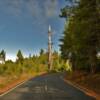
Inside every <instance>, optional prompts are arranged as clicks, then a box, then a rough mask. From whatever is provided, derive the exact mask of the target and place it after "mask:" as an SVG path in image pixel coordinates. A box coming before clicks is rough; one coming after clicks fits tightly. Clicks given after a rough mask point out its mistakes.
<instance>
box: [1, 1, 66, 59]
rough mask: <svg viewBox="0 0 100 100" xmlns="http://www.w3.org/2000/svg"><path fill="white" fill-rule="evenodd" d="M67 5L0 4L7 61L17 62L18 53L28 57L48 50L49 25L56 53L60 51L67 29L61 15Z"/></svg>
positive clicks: (56, 2) (3, 47) (54, 2)
mask: <svg viewBox="0 0 100 100" xmlns="http://www.w3.org/2000/svg"><path fill="white" fill-rule="evenodd" d="M65 5H66V4H65V0H0V50H2V49H4V50H5V51H6V52H7V59H8V58H11V59H15V56H16V52H17V51H18V49H21V50H22V52H23V54H24V55H25V56H26V55H29V54H30V53H31V54H33V53H34V54H35V53H36V54H37V53H38V52H39V50H40V49H41V48H43V49H45V50H47V43H48V37H47V36H48V34H47V32H48V26H49V24H50V25H51V27H52V31H53V44H54V45H53V47H54V48H53V49H55V50H58V49H59V46H58V44H59V41H58V39H59V38H60V36H61V35H62V32H63V29H64V19H61V18H59V13H60V9H61V8H62V7H64V6H65Z"/></svg>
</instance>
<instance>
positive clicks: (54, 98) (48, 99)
mask: <svg viewBox="0 0 100 100" xmlns="http://www.w3.org/2000/svg"><path fill="white" fill-rule="evenodd" d="M61 77H63V74H62V73H55V74H48V75H42V76H38V77H36V78H33V79H31V80H29V81H28V82H26V83H24V84H23V85H21V86H19V87H18V88H16V89H14V90H13V91H11V92H9V93H8V94H5V95H4V96H1V97H0V100H95V99H94V98H92V97H89V96H87V95H86V94H85V93H83V92H81V91H80V90H78V89H76V88H74V87H72V86H71V85H69V84H67V83H65V82H64V81H63V79H62V78H61Z"/></svg>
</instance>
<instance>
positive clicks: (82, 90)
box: [60, 77, 90, 96]
mask: <svg viewBox="0 0 100 100" xmlns="http://www.w3.org/2000/svg"><path fill="white" fill-rule="evenodd" d="M60 78H61V79H62V80H63V81H64V82H67V83H68V84H69V85H71V86H73V87H74V88H76V89H78V90H80V91H81V92H84V93H85V94H86V95H88V96H90V95H89V94H87V93H86V92H88V91H85V90H84V89H81V88H80V87H78V86H76V85H74V84H73V83H71V82H70V81H68V80H65V79H64V78H63V77H60Z"/></svg>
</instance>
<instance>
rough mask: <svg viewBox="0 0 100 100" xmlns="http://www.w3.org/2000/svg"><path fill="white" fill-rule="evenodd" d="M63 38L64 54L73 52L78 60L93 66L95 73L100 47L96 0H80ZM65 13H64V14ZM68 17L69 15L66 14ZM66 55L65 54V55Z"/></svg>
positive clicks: (99, 23) (99, 24)
mask: <svg viewBox="0 0 100 100" xmlns="http://www.w3.org/2000/svg"><path fill="white" fill-rule="evenodd" d="M70 13H72V14H71V15H73V16H70V18H69V20H68V21H69V23H68V25H67V27H65V31H64V37H63V38H62V45H61V51H62V54H63V55H64V54H66V52H68V53H69V52H72V53H74V54H75V59H76V61H77V62H80V63H82V62H83V64H84V63H87V65H89V66H91V72H92V73H94V72H95V69H96V64H97V57H96V55H97V52H98V49H99V48H100V13H99V10H98V4H97V2H96V0H91V1H90V0H80V2H79V5H78V6H77V7H75V8H74V10H73V12H70ZM63 15H64V14H63ZM66 17H67V16H66ZM64 56H65V55H64Z"/></svg>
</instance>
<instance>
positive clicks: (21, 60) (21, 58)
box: [17, 50, 24, 64]
mask: <svg viewBox="0 0 100 100" xmlns="http://www.w3.org/2000/svg"><path fill="white" fill-rule="evenodd" d="M23 60H24V57H23V55H22V52H21V50H18V53H17V61H18V63H21V64H23Z"/></svg>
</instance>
